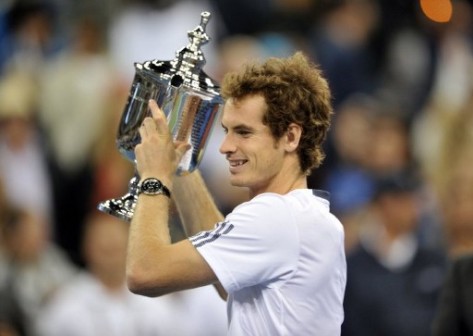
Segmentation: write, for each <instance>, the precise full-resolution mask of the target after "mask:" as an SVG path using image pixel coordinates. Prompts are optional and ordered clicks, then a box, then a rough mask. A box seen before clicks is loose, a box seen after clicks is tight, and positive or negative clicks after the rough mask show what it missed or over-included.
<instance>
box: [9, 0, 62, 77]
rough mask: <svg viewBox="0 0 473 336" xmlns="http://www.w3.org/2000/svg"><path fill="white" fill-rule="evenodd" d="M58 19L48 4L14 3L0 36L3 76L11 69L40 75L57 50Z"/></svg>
mask: <svg viewBox="0 0 473 336" xmlns="http://www.w3.org/2000/svg"><path fill="white" fill-rule="evenodd" d="M54 18H55V15H54V8H53V6H51V4H50V3H49V2H48V1H43V0H38V1H24V0H14V1H11V4H10V6H7V7H6V9H5V13H4V32H3V34H0V74H2V73H3V72H4V71H5V70H6V69H7V68H20V69H22V70H25V71H26V72H30V73H32V74H33V73H34V74H36V73H37V72H38V70H40V69H41V68H42V66H43V65H44V62H45V60H46V59H47V58H48V57H49V56H51V55H52V54H53V53H54V52H55V51H56V49H57V46H55V45H54V44H55V41H54Z"/></svg>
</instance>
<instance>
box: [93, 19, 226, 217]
mask: <svg viewBox="0 0 473 336" xmlns="http://www.w3.org/2000/svg"><path fill="white" fill-rule="evenodd" d="M209 19H210V13H209V12H203V13H202V14H201V21H200V25H198V26H197V27H196V28H195V29H194V30H192V31H189V32H188V33H187V35H188V37H189V41H190V43H189V44H188V45H187V46H186V47H184V48H182V49H181V50H180V51H178V52H176V57H175V58H174V59H173V60H172V61H159V60H153V61H146V62H144V63H135V76H134V79H133V83H132V85H131V89H130V95H129V97H128V101H127V104H126V106H125V109H124V111H123V114H122V116H121V120H120V124H119V127H118V134H117V139H116V143H117V147H118V149H119V151H120V153H121V154H122V155H123V156H124V157H125V158H127V159H128V160H130V161H132V162H133V163H135V152H134V150H135V146H136V145H137V144H139V143H140V141H141V137H140V134H139V132H138V129H139V128H140V126H141V124H142V123H143V120H144V118H146V117H147V116H149V115H151V114H150V111H149V109H148V101H149V100H150V99H155V100H156V101H157V103H158V105H159V106H160V107H161V108H162V110H163V111H164V114H165V115H166V117H167V121H168V125H169V129H170V131H171V133H172V136H173V138H174V140H180V141H185V142H188V143H189V144H190V145H191V148H190V149H189V150H188V151H187V152H186V154H185V155H184V156H183V158H182V159H181V161H180V163H179V165H178V169H177V171H176V174H177V175H182V174H187V173H190V172H192V171H193V170H194V169H195V168H196V167H197V166H198V164H199V162H200V160H201V159H202V155H203V153H204V149H205V146H206V143H207V139H208V137H209V135H210V132H211V129H212V127H213V125H214V121H215V120H216V117H217V115H218V113H219V111H220V109H221V107H222V106H223V100H222V98H221V96H220V92H219V86H218V84H217V83H216V82H215V81H214V80H212V79H211V78H210V77H209V76H207V74H206V73H205V72H204V71H203V70H202V68H203V66H204V65H205V62H206V61H205V57H204V55H203V53H202V51H201V46H202V45H203V44H205V43H207V42H208V41H209V40H210V38H209V36H208V35H207V33H206V32H205V28H206V25H207V23H208V21H209ZM139 180H140V177H139V176H138V173H137V172H136V168H135V174H134V176H133V178H132V179H131V180H130V182H129V186H128V187H129V190H128V193H127V194H126V195H124V196H123V197H121V198H118V199H111V200H106V201H104V202H101V203H100V204H99V205H98V207H97V208H98V209H99V210H100V211H102V212H105V213H108V214H111V215H113V216H116V217H118V218H121V219H123V220H126V221H128V222H129V221H131V219H132V217H133V212H134V208H135V205H136V201H137V198H138V193H137V190H138V189H137V188H138V187H137V185H138V182H139Z"/></svg>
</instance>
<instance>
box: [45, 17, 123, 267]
mask: <svg viewBox="0 0 473 336" xmlns="http://www.w3.org/2000/svg"><path fill="white" fill-rule="evenodd" d="M73 32H74V35H73V39H72V42H71V43H72V44H71V46H70V48H69V49H67V50H64V51H63V52H62V53H61V54H60V55H59V56H58V57H57V58H55V59H54V60H51V61H50V63H49V64H48V66H47V68H46V69H45V70H44V72H43V77H42V83H41V84H42V85H41V87H42V92H41V108H40V111H39V117H40V123H41V126H42V127H43V129H44V131H45V135H46V139H47V145H48V149H49V164H50V170H51V175H52V178H53V188H54V189H53V192H54V209H55V216H54V217H55V234H54V237H55V239H56V241H57V243H58V244H59V245H60V246H61V247H62V248H64V250H66V251H67V252H68V253H69V254H70V257H71V258H72V260H73V261H74V262H76V263H77V264H79V265H82V263H83V261H82V260H81V256H80V251H79V250H80V247H79V245H80V241H79V240H80V234H81V231H82V225H83V221H84V217H85V214H86V213H87V212H88V211H89V208H90V207H91V206H92V204H91V199H92V194H93V190H94V185H93V182H94V175H95V167H94V159H95V153H96V150H97V144H98V143H99V140H100V139H101V137H102V136H103V135H104V133H105V131H104V130H106V129H108V127H109V125H108V124H107V123H108V122H109V121H110V120H111V119H110V118H111V116H110V113H111V110H110V109H111V104H112V100H113V99H114V98H115V97H114V96H113V95H112V94H113V93H115V92H116V89H115V87H116V85H117V75H116V73H115V69H114V67H113V66H112V64H111V61H110V59H109V57H108V54H107V50H106V41H105V36H104V32H103V27H101V26H100V23H99V22H98V21H97V20H96V19H95V17H94V16H93V15H87V16H80V17H78V18H76V21H75V26H74V30H73ZM118 84H119V83H118ZM106 134H108V131H107V132H106ZM93 206H94V207H95V205H93Z"/></svg>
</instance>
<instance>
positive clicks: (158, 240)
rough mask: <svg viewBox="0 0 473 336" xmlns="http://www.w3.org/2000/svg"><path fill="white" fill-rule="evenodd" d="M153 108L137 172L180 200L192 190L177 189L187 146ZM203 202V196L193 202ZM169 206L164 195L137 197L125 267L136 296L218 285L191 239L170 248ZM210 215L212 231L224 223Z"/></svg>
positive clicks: (137, 150)
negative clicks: (176, 174)
mask: <svg viewBox="0 0 473 336" xmlns="http://www.w3.org/2000/svg"><path fill="white" fill-rule="evenodd" d="M150 108H151V111H152V113H153V118H150V117H148V118H146V119H145V120H144V123H143V126H142V127H141V128H140V135H141V143H140V144H139V145H137V146H136V148H135V154H136V159H137V169H138V172H139V174H140V176H141V178H142V180H144V179H146V178H150V177H151V178H157V179H159V180H160V181H161V182H162V183H163V184H164V185H165V186H167V188H168V189H169V190H170V192H171V197H176V196H177V197H178V198H179V195H180V194H182V193H183V192H190V189H191V188H186V187H183V189H181V190H182V192H180V191H178V190H175V189H174V185H173V180H174V178H173V176H174V172H175V171H176V167H177V163H178V162H179V160H180V158H181V157H182V155H183V154H184V152H185V151H186V149H187V146H186V145H184V144H175V143H173V141H172V138H171V135H170V133H169V129H168V126H167V123H166V117H165V116H164V113H163V112H162V111H161V110H160V109H159V108H158V106H157V105H156V102H154V101H152V102H150ZM176 184H177V185H179V182H178V183H176ZM177 189H180V188H179V187H177ZM174 194H176V195H174ZM181 196H182V195H181ZM200 197H202V195H200V196H199V197H196V199H195V200H194V202H196V201H197V199H199V198H200ZM203 201H205V198H204V199H203ZM203 201H202V203H204V202H203ZM179 203H180V202H179ZM169 205H170V199H169V197H168V196H167V195H165V194H160V195H147V194H140V195H139V197H138V202H137V206H136V208H135V212H134V215H133V220H132V222H131V225H130V234H129V238H128V250H127V262H126V272H127V283H128V287H129V289H130V290H131V291H132V292H134V293H137V294H142V295H147V296H158V295H163V294H166V293H170V292H173V291H178V290H183V289H189V288H194V287H199V286H205V285H209V284H215V283H217V282H218V279H217V277H216V276H215V274H214V272H213V271H212V269H211V268H210V266H209V265H208V264H207V262H206V261H205V259H204V258H203V257H202V256H201V255H200V253H199V252H198V251H197V250H196V249H195V248H194V246H193V245H192V243H191V242H190V241H189V240H188V239H184V240H182V241H180V242H178V243H175V244H172V243H171V239H170V234H169V228H168V220H169ZM181 208H182V207H181ZM191 211H192V209H189V210H185V213H187V215H186V217H190V216H191ZM209 213H214V217H212V216H210V217H209V220H208V221H206V222H205V223H206V225H208V226H210V225H211V221H210V218H213V219H216V218H220V217H218V216H217V215H215V213H218V212H215V211H214V212H212V211H210V212H209ZM194 223H197V222H194ZM194 225H195V226H197V224H194Z"/></svg>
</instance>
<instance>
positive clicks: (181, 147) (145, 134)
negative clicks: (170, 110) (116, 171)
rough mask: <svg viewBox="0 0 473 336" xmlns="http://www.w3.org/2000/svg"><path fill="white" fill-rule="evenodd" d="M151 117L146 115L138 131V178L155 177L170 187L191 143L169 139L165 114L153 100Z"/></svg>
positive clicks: (136, 150) (150, 105)
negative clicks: (139, 140)
mask: <svg viewBox="0 0 473 336" xmlns="http://www.w3.org/2000/svg"><path fill="white" fill-rule="evenodd" d="M148 106H149V108H150V110H151V113H152V117H146V118H145V119H144V121H143V124H142V125H141V127H140V129H139V132H140V136H141V143H140V144H138V145H137V146H136V147H135V156H136V164H137V169H138V173H139V175H140V177H141V178H142V179H145V178H147V177H156V178H159V179H161V180H162V181H163V183H164V184H165V185H167V186H169V185H170V184H171V182H172V178H173V175H174V173H175V172H176V169H177V165H178V164H179V162H180V160H181V158H182V156H183V155H184V153H185V152H186V151H187V150H188V149H189V148H190V145H189V144H187V143H184V142H180V141H176V142H174V141H173V139H172V135H171V133H170V131H169V127H168V124H167V120H166V116H165V115H164V112H163V111H162V110H161V109H160V108H159V107H158V105H157V103H156V101H155V100H150V101H149V105H148Z"/></svg>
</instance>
